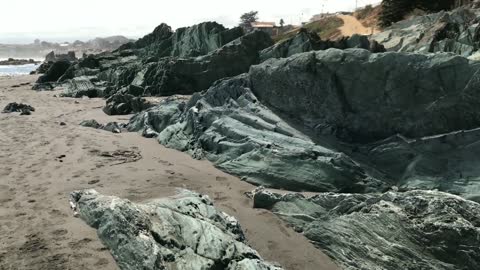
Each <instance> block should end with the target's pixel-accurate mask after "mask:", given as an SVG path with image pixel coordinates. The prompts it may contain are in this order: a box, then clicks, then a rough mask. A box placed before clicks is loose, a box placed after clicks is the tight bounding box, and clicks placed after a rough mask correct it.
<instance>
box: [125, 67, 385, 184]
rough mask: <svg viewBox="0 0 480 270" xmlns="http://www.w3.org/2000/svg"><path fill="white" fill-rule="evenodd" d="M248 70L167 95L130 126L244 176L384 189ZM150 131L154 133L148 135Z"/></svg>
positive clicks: (254, 179) (277, 181)
mask: <svg viewBox="0 0 480 270" xmlns="http://www.w3.org/2000/svg"><path fill="white" fill-rule="evenodd" d="M249 84H250V82H249V80H248V78H247V77H246V76H240V77H238V78H235V79H231V80H226V81H223V82H221V83H219V84H218V85H216V86H214V87H212V88H211V89H210V90H209V91H208V92H206V93H204V94H195V95H194V96H193V97H192V98H191V100H190V101H189V102H188V103H187V104H186V106H185V105H183V104H182V103H181V101H178V100H166V101H165V102H164V103H163V104H160V105H159V106H156V107H153V108H151V109H150V110H148V111H146V112H143V113H141V114H139V115H137V116H135V117H134V118H132V120H131V122H130V124H129V129H130V130H133V131H140V132H142V133H143V134H150V135H151V134H158V140H159V141H160V142H161V143H162V144H164V145H166V146H168V147H172V148H175V149H178V150H181V151H187V152H189V153H190V154H192V155H193V156H194V157H197V158H203V157H206V158H207V159H209V160H210V161H212V162H214V163H215V165H216V166H218V167H219V168H221V169H222V170H224V171H227V172H229V173H232V174H235V175H239V176H242V177H244V179H245V180H247V181H249V182H252V183H255V184H260V185H268V186H273V187H282V188H287V189H291V190H315V191H327V190H328V191H338V192H346V191H353V190H355V191H364V190H366V189H372V190H377V189H382V188H383V187H382V185H383V183H381V182H380V181H377V180H376V179H374V178H372V177H371V176H369V175H368V173H367V172H365V171H364V170H363V169H362V168H361V167H359V166H358V165H357V164H356V163H355V162H354V161H352V160H351V159H350V158H348V157H347V156H346V155H344V154H342V153H340V152H336V151H333V150H330V149H327V148H325V147H322V146H319V145H316V144H315V143H314V142H313V141H312V140H311V139H310V138H308V137H307V136H306V135H304V134H302V133H301V132H299V131H297V130H295V129H294V128H293V127H292V126H291V125H289V123H287V122H286V121H284V120H282V119H281V118H280V117H278V116H277V115H276V114H275V113H273V112H272V111H271V110H270V109H268V108H267V107H265V106H263V105H262V104H260V102H259V100H258V99H257V98H256V97H255V96H254V95H253V93H252V92H251V90H250V89H249ZM149 137H151V136H149Z"/></svg>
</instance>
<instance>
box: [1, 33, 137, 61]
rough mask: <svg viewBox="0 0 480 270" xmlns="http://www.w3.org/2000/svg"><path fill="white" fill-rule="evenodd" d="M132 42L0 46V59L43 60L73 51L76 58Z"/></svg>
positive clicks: (99, 39)
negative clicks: (46, 56)
mask: <svg viewBox="0 0 480 270" xmlns="http://www.w3.org/2000/svg"><path fill="white" fill-rule="evenodd" d="M131 41H133V40H132V39H129V38H126V37H124V36H120V35H118V36H110V37H97V38H94V39H92V40H88V41H80V40H76V41H74V42H63V43H58V42H47V41H41V40H38V39H37V40H35V41H34V42H33V43H32V44H0V58H10V57H12V58H34V59H43V58H44V57H45V55H46V54H47V53H49V52H51V51H54V52H55V53H56V54H65V53H67V52H69V51H74V52H75V53H76V55H77V56H81V55H82V54H84V53H87V54H93V53H100V52H104V51H112V50H116V49H117V48H118V47H120V46H121V45H123V44H125V43H128V42H131Z"/></svg>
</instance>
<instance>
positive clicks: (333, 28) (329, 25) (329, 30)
mask: <svg viewBox="0 0 480 270" xmlns="http://www.w3.org/2000/svg"><path fill="white" fill-rule="evenodd" d="M342 26H343V20H342V19H340V18H338V17H333V16H332V17H327V18H324V19H321V20H319V21H315V22H311V23H308V24H306V25H304V26H303V28H305V29H307V30H308V31H311V32H315V33H317V34H318V35H319V36H320V38H322V39H323V40H327V39H333V38H335V37H338V36H339V35H340V30H339V29H338V28H340V27H342ZM298 30H299V28H297V29H294V30H292V31H289V32H286V33H283V34H281V35H278V36H276V37H274V38H273V39H274V41H275V42H280V41H283V40H286V39H288V38H291V37H293V36H295V35H296V34H297V33H298Z"/></svg>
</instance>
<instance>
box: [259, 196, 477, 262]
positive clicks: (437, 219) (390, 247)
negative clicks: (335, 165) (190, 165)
mask: <svg viewBox="0 0 480 270" xmlns="http://www.w3.org/2000/svg"><path fill="white" fill-rule="evenodd" d="M254 201H255V206H256V207H259V208H265V209H269V210H271V211H272V212H273V213H275V214H277V215H278V216H279V217H280V218H281V219H283V220H285V221H286V222H287V223H289V224H291V226H293V227H294V228H295V230H296V231H298V232H301V233H303V235H305V237H307V238H308V239H309V240H310V241H312V242H313V243H314V244H315V245H316V246H317V247H318V248H320V249H322V250H323V251H324V252H325V253H326V254H328V255H329V256H330V257H331V258H332V259H334V260H335V261H336V262H337V263H339V264H340V265H341V266H342V267H343V268H344V269H378V270H390V269H409V270H417V269H435V270H447V269H448V270H454V269H464V270H474V269H479V267H480V249H479V248H478V239H479V237H480V220H479V218H478V217H479V216H480V205H479V204H478V203H475V202H472V201H468V200H465V199H462V198H460V197H457V196H454V195H450V194H447V193H442V192H438V191H410V192H406V193H402V192H395V191H391V192H387V193H383V194H333V193H325V194H320V195H316V196H313V197H311V198H306V197H304V196H303V195H301V194H287V195H283V196H282V195H279V194H274V193H271V192H269V191H266V190H263V189H258V190H257V191H256V192H255V194H254Z"/></svg>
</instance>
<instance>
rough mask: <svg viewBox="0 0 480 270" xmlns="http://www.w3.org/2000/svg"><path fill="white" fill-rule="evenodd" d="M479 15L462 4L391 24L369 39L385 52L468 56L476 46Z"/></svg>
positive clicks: (477, 11)
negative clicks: (445, 53)
mask: <svg viewBox="0 0 480 270" xmlns="http://www.w3.org/2000/svg"><path fill="white" fill-rule="evenodd" d="M479 18H480V10H479V9H470V8H466V7H462V8H459V9H456V10H454V11H442V12H439V13H433V14H429V15H425V16H420V17H416V18H412V19H408V20H404V21H401V22H398V23H395V24H393V25H392V26H390V27H388V28H386V29H385V30H384V31H383V32H381V33H379V34H376V35H374V36H373V39H374V40H376V41H378V42H379V43H381V44H382V45H383V46H385V48H386V49H387V50H389V51H401V52H420V53H427V52H453V53H456V54H460V55H463V56H470V55H472V54H474V53H475V52H477V51H478V49H479V45H480V37H479V35H478V32H479V29H480V28H479Z"/></svg>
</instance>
